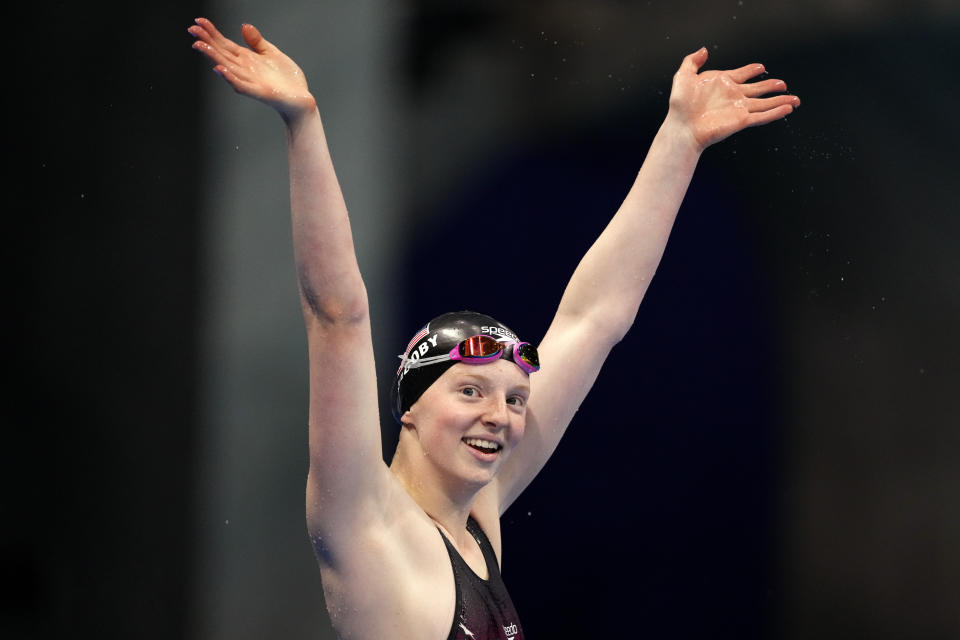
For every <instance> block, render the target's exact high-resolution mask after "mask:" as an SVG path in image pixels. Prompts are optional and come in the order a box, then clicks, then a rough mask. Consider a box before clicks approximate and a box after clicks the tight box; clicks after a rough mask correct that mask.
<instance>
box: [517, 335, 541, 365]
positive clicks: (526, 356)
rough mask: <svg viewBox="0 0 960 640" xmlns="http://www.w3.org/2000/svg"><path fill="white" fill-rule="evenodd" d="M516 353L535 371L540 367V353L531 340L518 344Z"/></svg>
mask: <svg viewBox="0 0 960 640" xmlns="http://www.w3.org/2000/svg"><path fill="white" fill-rule="evenodd" d="M514 355H516V356H517V357H518V358H520V359H521V360H523V361H524V362H526V363H527V365H528V366H529V367H530V368H532V369H533V370H534V371H536V370H538V369H539V368H540V355H539V354H538V353H537V348H536V347H534V346H533V345H532V344H530V343H529V342H523V343H521V344H519V345H517V349H516V351H515V352H514Z"/></svg>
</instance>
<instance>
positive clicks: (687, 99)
mask: <svg viewBox="0 0 960 640" xmlns="http://www.w3.org/2000/svg"><path fill="white" fill-rule="evenodd" d="M706 61H707V49H706V47H703V48H701V49H700V50H699V51H696V52H694V53H691V54H690V55H688V56H687V57H686V58H684V59H683V64H681V65H680V69H679V70H678V71H677V73H676V74H674V76H673V89H672V90H671V92H670V111H669V113H668V115H667V119H668V120H670V119H673V120H675V121H676V122H677V123H678V124H681V125H682V126H684V127H686V128H687V129H688V131H689V133H690V134H691V136H692V138H693V141H694V142H695V144H696V145H697V147H698V149H699V150H703V149H705V148H707V147H709V146H710V145H711V144H713V143H715V142H719V141H721V140H723V139H724V138H726V137H728V136H730V135H732V134H734V133H736V132H737V131H740V130H741V129H746V128H747V127H755V126H757V125H761V124H767V123H768V122H773V121H774V120H779V119H780V118H783V117H784V116H787V115H789V114H791V113H793V110H794V108H795V107H797V106H799V105H800V98H798V97H797V96H794V95H778V96H773V97H769V98H761V97H760V96H764V95H767V94H770V93H779V92H782V91H786V90H787V84H786V83H785V82H784V81H783V80H776V79H769V80H761V81H759V82H747V81H748V80H750V79H752V78H755V77H757V76H758V75H760V74H761V73H764V72H765V71H766V69H764V66H763V65H762V64H748V65H746V66H743V67H740V68H738V69H731V70H729V71H703V72H700V67H702V66H703V64H704V63H705V62H706Z"/></svg>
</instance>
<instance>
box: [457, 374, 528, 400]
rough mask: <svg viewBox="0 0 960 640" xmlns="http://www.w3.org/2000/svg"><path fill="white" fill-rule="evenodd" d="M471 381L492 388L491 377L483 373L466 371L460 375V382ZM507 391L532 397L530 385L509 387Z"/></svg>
mask: <svg viewBox="0 0 960 640" xmlns="http://www.w3.org/2000/svg"><path fill="white" fill-rule="evenodd" d="M471 379H472V380H473V381H477V382H480V383H482V384H484V385H487V386H490V384H491V379H490V377H489V376H486V375H484V374H482V373H474V372H472V371H464V372H461V373H460V374H459V381H460V382H465V381H466V382H469V381H470V380H471ZM507 390H508V391H511V392H522V393H524V394H525V395H528V396H529V395H530V384H529V383H527V384H517V385H510V386H509V387H507Z"/></svg>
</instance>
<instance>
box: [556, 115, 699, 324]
mask: <svg viewBox="0 0 960 640" xmlns="http://www.w3.org/2000/svg"><path fill="white" fill-rule="evenodd" d="M700 152H701V149H700V148H699V147H698V145H697V144H696V142H695V141H694V140H693V139H692V138H691V137H690V135H689V133H688V132H687V130H686V129H685V128H684V127H682V126H681V125H679V124H678V123H676V122H674V121H673V120H672V119H671V117H670V116H668V117H667V119H666V120H665V121H664V123H663V125H662V126H661V127H660V130H659V131H658V132H657V135H656V136H655V137H654V140H653V143H652V144H651V145H650V150H649V151H648V153H647V157H646V159H645V160H644V163H643V166H642V167H641V168H640V171H639V173H638V174H637V178H636V180H635V182H634V184H633V187H632V188H631V189H630V192H629V193H628V194H627V197H626V198H625V199H624V201H623V204H622V205H621V206H620V209H619V210H618V211H617V213H616V215H614V217H613V218H612V219H611V220H610V223H609V224H608V225H607V227H606V228H605V229H604V231H603V233H601V234H600V236H599V237H598V238H597V240H596V242H594V244H593V246H591V247H590V249H589V250H588V251H587V253H586V255H584V257H583V259H582V260H581V261H580V264H579V265H578V266H577V269H576V271H575V272H574V274H573V277H572V278H571V279H570V282H569V284H568V285H567V288H566V291H565V292H564V294H563V299H562V300H561V303H560V307H559V309H558V311H557V314H558V316H566V317H573V318H578V319H581V318H584V319H592V320H594V321H595V324H597V325H598V326H601V327H603V328H604V329H605V330H606V331H607V332H608V333H609V334H610V339H611V340H614V341H616V340H619V339H620V338H622V337H623V334H625V333H626V332H627V330H628V329H629V328H630V326H631V325H632V324H633V320H634V318H635V317H636V314H637V309H638V308H639V306H640V301H641V300H642V299H643V296H644V294H645V293H646V291H647V287H648V286H649V285H650V281H651V279H652V278H653V275H654V273H655V272H656V270H657V266H658V265H659V264H660V259H661V257H662V256H663V252H664V249H665V247H666V244H667V239H668V238H669V237H670V230H671V228H672V227H673V222H674V220H675V219H676V216H677V211H678V210H679V208H680V204H681V202H682V201H683V197H684V195H685V194H686V191H687V187H688V185H689V184H690V179H691V177H692V176H693V171H694V169H695V168H696V165H697V161H698V160H699V157H700Z"/></svg>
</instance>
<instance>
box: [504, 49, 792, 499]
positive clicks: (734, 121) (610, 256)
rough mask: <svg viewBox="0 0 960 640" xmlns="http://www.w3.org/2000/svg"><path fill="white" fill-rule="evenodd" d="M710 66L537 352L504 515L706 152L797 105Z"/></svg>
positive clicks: (666, 231) (702, 55) (617, 326)
mask: <svg viewBox="0 0 960 640" xmlns="http://www.w3.org/2000/svg"><path fill="white" fill-rule="evenodd" d="M706 60H707V50H706V48H702V49H700V50H699V51H697V52H695V53H692V54H690V55H688V56H687V57H686V58H684V60H683V64H682V65H681V66H680V69H679V70H678V71H677V73H676V74H675V75H674V78H673V88H672V91H671V94H670V108H669V111H668V113H667V117H666V119H665V120H664V122H663V124H662V125H661V127H660V130H659V131H658V132H657V135H656V136H655V138H654V140H653V143H652V144H651V146H650V150H649V151H648V153H647V157H646V159H645V160H644V162H643V166H642V167H641V168H640V172H639V173H638V175H637V178H636V181H635V182H634V184H633V187H632V188H631V189H630V192H629V193H628V194H627V197H626V199H625V200H624V202H623V204H622V205H621V206H620V209H619V210H618V211H617V213H616V215H614V217H613V218H612V219H611V220H610V223H609V224H608V225H607V227H606V229H604V231H603V233H601V234H600V237H599V238H597V240H596V242H595V243H594V244H593V246H592V247H590V249H589V250H588V251H587V253H586V255H585V256H584V257H583V259H582V260H581V262H580V264H579V265H578V266H577V269H576V270H575V272H574V274H573V276H572V277H571V279H570V282H569V284H568V285H567V288H566V290H565V292H564V294H563V298H562V299H561V301H560V306H559V308H558V309H557V314H556V316H555V317H554V319H553V322H552V323H551V325H550V328H549V330H548V331H547V333H546V335H545V336H544V339H543V342H542V344H541V345H540V347H539V352H540V362H541V364H542V369H541V370H540V372H538V373H537V374H536V375H535V376H531V379H530V382H531V396H530V404H529V406H528V410H527V426H526V433H525V435H524V439H523V441H522V442H521V443H520V445H518V447H517V448H516V449H515V450H514V452H513V453H512V454H511V457H510V459H509V460H507V462H506V463H505V464H504V467H503V468H502V469H501V471H500V474H499V481H498V482H499V496H500V511H501V513H502V512H503V511H504V510H505V509H506V508H507V506H509V505H510V504H511V503H512V502H513V500H514V499H515V498H516V497H517V495H519V494H520V492H521V491H522V490H523V489H524V488H525V487H526V486H527V484H529V482H530V481H531V480H532V479H533V477H534V476H535V475H536V474H537V473H538V472H539V470H540V469H541V468H542V467H543V465H544V464H545V463H546V461H547V459H548V458H549V457H550V455H551V454H552V453H553V450H554V449H555V448H556V446H557V443H558V442H559V441H560V438H561V437H562V436H563V432H564V430H565V429H566V427H567V425H568V424H569V422H570V420H571V419H572V417H573V414H574V412H575V411H576V410H577V408H578V407H579V406H580V403H581V402H582V401H583V398H584V397H585V396H586V394H587V392H588V391H589V390H590V387H591V386H593V383H594V381H595V380H596V377H597V374H598V373H599V371H600V367H601V366H602V365H603V362H604V360H606V357H607V354H608V353H609V351H610V349H611V348H612V347H613V345H615V344H616V343H617V342H619V341H620V340H621V339H622V338H623V336H624V334H626V332H627V330H628V329H629V328H630V327H631V325H632V324H633V321H634V318H635V317H636V314H637V309H638V308H639V306H640V301H641V300H642V299H643V296H644V294H645V293H646V291H647V287H648V286H649V285H650V280H651V279H652V278H653V275H654V273H655V272H656V270H657V266H658V265H659V263H660V258H661V257H662V256H663V251H664V248H665V247H666V244H667V238H668V237H669V235H670V229H671V228H672V226H673V221H674V219H675V218H676V215H677V211H678V210H679V208H680V203H681V202H682V201H683V197H684V194H685V193H686V190H687V186H688V185H689V184H690V179H691V177H692V176H693V171H694V169H695V168H696V165H697V161H698V160H699V158H700V154H701V153H702V152H703V150H704V149H705V148H706V147H708V146H709V145H711V144H713V143H715V142H718V141H720V140H723V139H724V138H726V137H728V136H730V135H732V134H733V133H736V132H737V131H740V130H741V129H744V128H747V127H752V126H757V125H761V124H766V123H768V122H772V121H774V120H778V119H780V118H782V117H784V116H786V115H788V114H790V113H791V112H792V111H793V109H794V107H796V106H797V105H799V104H800V100H799V99H798V98H797V97H796V96H791V95H777V96H775V97H769V98H763V97H761V96H764V95H767V94H770V93H775V92H782V91H785V90H786V88H787V87H786V84H785V83H784V82H783V81H782V80H772V79H771V80H763V81H759V82H752V83H750V82H748V81H749V80H751V79H753V78H755V77H756V76H758V75H760V74H761V73H763V72H764V68H763V65H760V64H750V65H747V66H744V67H740V68H738V69H733V70H729V71H704V72H700V71H699V70H700V67H702V66H703V64H704V63H705V62H706Z"/></svg>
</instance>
